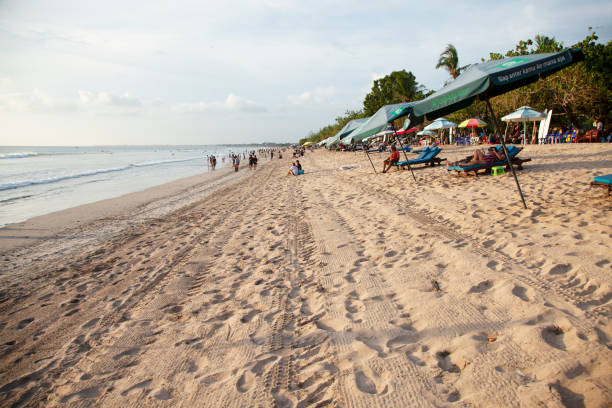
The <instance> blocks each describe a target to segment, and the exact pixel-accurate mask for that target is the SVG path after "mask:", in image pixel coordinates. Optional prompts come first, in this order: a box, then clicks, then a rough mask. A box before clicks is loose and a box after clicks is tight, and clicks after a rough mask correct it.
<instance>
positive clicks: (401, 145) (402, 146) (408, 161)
mask: <svg viewBox="0 0 612 408" xmlns="http://www.w3.org/2000/svg"><path fill="white" fill-rule="evenodd" d="M397 141H398V142H399V144H400V147H401V148H402V150H404V145H403V144H402V141H401V140H400V139H399V137H398V138H397ZM404 157H405V158H406V163H408V168H409V169H410V172H411V173H412V178H413V179H414V181H415V182H416V183H417V184H418V182H417V179H416V177H415V176H414V171H412V167H411V166H410V160H408V156H407V155H406V150H404Z"/></svg>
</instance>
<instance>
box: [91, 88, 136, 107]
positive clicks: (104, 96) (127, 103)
mask: <svg viewBox="0 0 612 408" xmlns="http://www.w3.org/2000/svg"><path fill="white" fill-rule="evenodd" d="M79 101H80V103H81V105H83V106H104V105H106V106H116V107H126V108H137V107H141V106H143V103H142V101H141V100H140V99H137V98H133V97H131V96H130V95H129V94H127V93H124V94H122V95H113V94H110V93H108V92H98V93H93V92H89V91H79Z"/></svg>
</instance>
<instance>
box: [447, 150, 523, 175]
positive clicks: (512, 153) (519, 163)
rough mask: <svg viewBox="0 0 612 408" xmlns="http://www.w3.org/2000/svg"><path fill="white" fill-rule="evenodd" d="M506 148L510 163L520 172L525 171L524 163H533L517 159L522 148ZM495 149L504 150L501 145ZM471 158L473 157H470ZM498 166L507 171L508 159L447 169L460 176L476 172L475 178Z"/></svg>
mask: <svg viewBox="0 0 612 408" xmlns="http://www.w3.org/2000/svg"><path fill="white" fill-rule="evenodd" d="M506 148H507V149H508V157H509V158H510V163H512V165H514V166H516V168H517V169H518V170H522V169H523V163H526V162H529V161H531V159H520V158H518V157H517V155H518V154H519V153H520V151H521V150H523V148H522V147H516V146H512V145H506ZM495 149H496V150H497V151H500V150H501V149H502V146H501V145H497V146H495ZM470 157H471V156H470ZM497 166H505V167H506V168H507V169H509V168H510V166H509V164H508V159H504V160H498V161H496V162H493V163H491V164H475V165H473V166H465V167H462V166H449V167H448V168H447V170H448V171H451V170H454V171H456V172H457V173H459V174H465V175H467V174H470V173H471V172H474V175H475V176H478V172H479V171H480V170H485V172H486V171H490V170H491V168H493V167H497Z"/></svg>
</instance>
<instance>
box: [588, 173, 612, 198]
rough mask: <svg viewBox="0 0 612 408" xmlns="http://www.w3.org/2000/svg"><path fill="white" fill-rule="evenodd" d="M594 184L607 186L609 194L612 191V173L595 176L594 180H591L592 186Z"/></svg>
mask: <svg viewBox="0 0 612 408" xmlns="http://www.w3.org/2000/svg"><path fill="white" fill-rule="evenodd" d="M593 186H597V187H604V188H607V189H608V195H610V191H612V174H607V175H605V176H597V177H595V178H594V179H593V181H591V187H593Z"/></svg>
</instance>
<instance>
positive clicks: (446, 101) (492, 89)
mask: <svg viewBox="0 0 612 408" xmlns="http://www.w3.org/2000/svg"><path fill="white" fill-rule="evenodd" d="M583 59H584V55H583V54H582V51H581V50H580V49H577V50H574V49H568V50H565V51H562V52H557V53H550V54H531V55H521V56H518V57H512V58H504V59H501V60H494V61H489V62H484V63H482V64H473V65H470V66H469V67H468V68H467V69H466V70H465V71H463V72H462V73H461V75H459V76H458V77H457V78H456V79H455V80H454V81H452V82H451V83H449V84H448V85H446V86H445V87H443V88H442V89H440V90H439V91H437V92H435V93H433V94H431V95H430V96H428V97H427V98H425V99H423V100H421V101H419V102H417V103H416V104H415V105H414V106H413V108H412V113H411V114H410V115H411V119H412V123H418V122H419V121H422V120H423V119H424V118H428V119H429V118H431V119H433V118H439V117H440V116H444V115H446V114H448V113H452V112H455V111H457V110H459V109H462V108H465V107H467V106H469V105H471V104H472V102H474V100H476V98H479V99H480V100H487V99H489V98H491V97H493V96H497V95H501V94H503V93H505V92H508V91H511V90H513V89H516V88H520V87H521V86H524V85H527V84H530V83H532V82H535V81H537V80H538V79H539V78H544V77H546V76H548V75H551V74H553V73H555V72H557V71H559V70H560V69H562V68H564V67H567V66H569V65H571V64H574V63H576V62H578V61H581V60H583Z"/></svg>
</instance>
